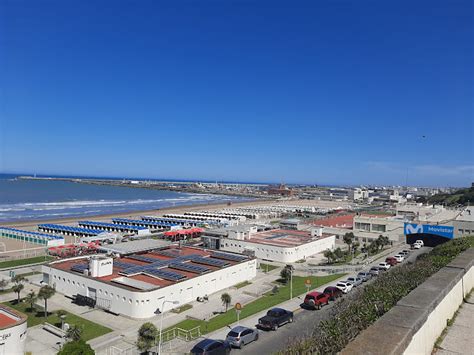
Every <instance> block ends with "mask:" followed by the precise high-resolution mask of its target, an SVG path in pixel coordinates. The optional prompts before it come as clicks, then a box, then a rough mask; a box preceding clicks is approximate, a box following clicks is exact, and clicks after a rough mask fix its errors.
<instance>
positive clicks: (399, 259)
mask: <svg viewBox="0 0 474 355" xmlns="http://www.w3.org/2000/svg"><path fill="white" fill-rule="evenodd" d="M394 258H395V259H397V262H399V263H401V262H403V260H405V257H404V256H403V255H401V254H397V255H394Z"/></svg>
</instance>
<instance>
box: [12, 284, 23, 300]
mask: <svg viewBox="0 0 474 355" xmlns="http://www.w3.org/2000/svg"><path fill="white" fill-rule="evenodd" d="M24 288H25V285H23V284H22V283H18V284H15V285H13V287H12V290H13V292H15V293H16V294H17V301H16V302H17V303H20V292H21V291H22V290H23V289H24Z"/></svg>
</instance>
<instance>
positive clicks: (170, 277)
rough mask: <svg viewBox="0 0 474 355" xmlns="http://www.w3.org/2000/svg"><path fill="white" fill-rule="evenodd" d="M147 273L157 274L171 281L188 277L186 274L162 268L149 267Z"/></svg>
mask: <svg viewBox="0 0 474 355" xmlns="http://www.w3.org/2000/svg"><path fill="white" fill-rule="evenodd" d="M145 273H146V274H147V275H151V276H156V277H159V278H160V279H164V280H169V281H179V280H182V279H185V278H186V275H183V274H179V273H177V272H173V271H167V270H161V269H147V270H145Z"/></svg>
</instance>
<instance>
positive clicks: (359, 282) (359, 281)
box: [346, 276, 362, 287]
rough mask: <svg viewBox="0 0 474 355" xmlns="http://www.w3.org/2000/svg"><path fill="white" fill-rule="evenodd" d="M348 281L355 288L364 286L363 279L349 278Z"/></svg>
mask: <svg viewBox="0 0 474 355" xmlns="http://www.w3.org/2000/svg"><path fill="white" fill-rule="evenodd" d="M346 281H348V282H350V283H351V284H352V285H353V286H354V287H357V286H359V285H362V279H361V278H360V277H358V276H356V277H348V278H347V280H346Z"/></svg>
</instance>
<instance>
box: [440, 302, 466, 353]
mask: <svg viewBox="0 0 474 355" xmlns="http://www.w3.org/2000/svg"><path fill="white" fill-rule="evenodd" d="M473 334H474V293H471V296H470V297H469V298H468V299H467V300H466V302H464V303H463V304H462V305H461V307H460V308H459V313H458V315H457V316H456V319H455V320H454V323H453V324H452V325H451V326H449V327H448V328H447V332H446V335H445V337H444V339H443V341H442V342H441V345H440V347H439V349H436V348H435V353H436V354H437V355H453V354H467V353H468V352H470V351H471V352H472V351H474V350H473V349H474V337H473V336H472V335H473Z"/></svg>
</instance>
